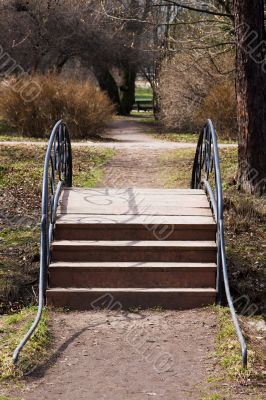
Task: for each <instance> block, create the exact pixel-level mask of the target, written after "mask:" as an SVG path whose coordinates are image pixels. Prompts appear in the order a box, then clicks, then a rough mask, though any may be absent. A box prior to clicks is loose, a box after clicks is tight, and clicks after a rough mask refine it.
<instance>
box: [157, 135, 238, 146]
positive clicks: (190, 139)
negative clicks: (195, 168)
mask: <svg viewBox="0 0 266 400" xmlns="http://www.w3.org/2000/svg"><path fill="white" fill-rule="evenodd" d="M149 133H150V134H152V135H153V136H154V137H155V138H156V139H160V140H164V141H167V142H178V143H197V142H198V139H199V135H198V133H192V132H184V133H174V132H169V133H165V132H162V133H160V132H149ZM218 143H220V144H236V143H237V141H236V140H231V139H224V138H219V137H218Z"/></svg>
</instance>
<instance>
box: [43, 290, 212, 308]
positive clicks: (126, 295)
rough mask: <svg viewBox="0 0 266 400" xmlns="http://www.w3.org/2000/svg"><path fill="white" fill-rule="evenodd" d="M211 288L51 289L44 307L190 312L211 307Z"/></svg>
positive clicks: (48, 291)
mask: <svg viewBox="0 0 266 400" xmlns="http://www.w3.org/2000/svg"><path fill="white" fill-rule="evenodd" d="M215 299H216V290H215V289H211V288H206V289H198V288H180V289H178V288H167V289H154V288H152V289H147V288H119V289H118V288H117V289H116V288H89V289H88V288H87V289H78V288H53V289H49V290H47V304H48V305H50V306H54V307H65V308H68V309H71V310H90V309H94V310H95V309H99V308H101V309H118V310H119V309H127V308H130V307H141V308H153V307H161V308H165V309H190V308H195V307H202V306H207V305H210V304H213V303H214V302H215Z"/></svg>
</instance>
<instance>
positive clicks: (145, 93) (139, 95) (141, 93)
mask: <svg viewBox="0 0 266 400" xmlns="http://www.w3.org/2000/svg"><path fill="white" fill-rule="evenodd" d="M152 99H153V93H152V89H151V88H142V87H137V88H136V90H135V101H138V100H147V101H152Z"/></svg>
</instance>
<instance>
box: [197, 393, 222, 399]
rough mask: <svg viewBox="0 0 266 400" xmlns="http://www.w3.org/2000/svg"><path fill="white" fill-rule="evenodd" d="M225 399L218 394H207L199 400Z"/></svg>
mask: <svg viewBox="0 0 266 400" xmlns="http://www.w3.org/2000/svg"><path fill="white" fill-rule="evenodd" d="M224 399H225V398H224V397H223V396H222V395H220V394H219V393H213V394H207V395H204V396H203V397H202V399H201V400H224Z"/></svg>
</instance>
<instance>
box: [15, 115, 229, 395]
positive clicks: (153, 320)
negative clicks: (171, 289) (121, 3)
mask: <svg viewBox="0 0 266 400" xmlns="http://www.w3.org/2000/svg"><path fill="white" fill-rule="evenodd" d="M142 129H143V126H142V125H139V124H137V125H136V123H134V122H132V123H125V122H124V121H122V122H121V121H118V122H117V123H115V124H114V125H113V126H112V127H111V128H110V130H109V131H108V132H107V134H106V137H107V138H110V139H115V140H116V141H117V143H120V144H122V145H123V146H124V147H121V148H118V149H117V150H116V154H115V157H114V158H113V159H112V161H111V162H110V163H109V164H108V165H107V166H106V168H105V177H104V180H103V182H102V183H101V186H109V187H132V186H135V187H163V186H164V182H163V181H162V179H161V171H160V162H159V159H160V157H161V156H162V155H163V154H165V152H167V149H166V148H164V146H161V145H160V146H159V145H158V141H157V140H156V139H154V138H152V137H151V136H150V135H145V134H143V132H142ZM159 143H160V142H159ZM104 145H106V143H105V144H104ZM134 145H135V147H134ZM192 146H194V145H192ZM171 148H172V147H171ZM169 168H171V165H170V166H169ZM216 329H217V328H216V316H215V313H214V312H213V311H212V310H211V309H200V310H191V311H171V312H170V311H161V312H160V311H141V312H139V313H132V314H123V313H122V314H119V313H114V312H108V311H93V312H83V313H73V312H72V313H65V314H63V313H57V312H56V313H54V314H53V331H54V344H53V351H52V352H51V356H50V358H49V360H48V362H46V363H45V364H44V365H42V366H41V367H40V368H38V369H37V370H36V371H35V372H34V373H33V374H32V375H30V376H28V377H27V378H26V380H25V385H24V386H23V387H22V389H20V390H19V391H18V390H17V389H16V390H15V391H14V393H12V394H13V395H16V396H18V395H19V396H21V397H22V398H23V399H24V400H36V399H41V400H46V399H47V400H48V399H49V400H73V399H79V400H103V399H109V400H144V399H150V398H156V399H164V400H186V399H193V400H200V399H202V393H203V391H205V389H206V385H207V378H208V376H209V375H210V371H213V369H214V360H213V357H212V356H211V353H212V352H213V351H214V341H215V334H216ZM231 398H232V399H233V397H231Z"/></svg>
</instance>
